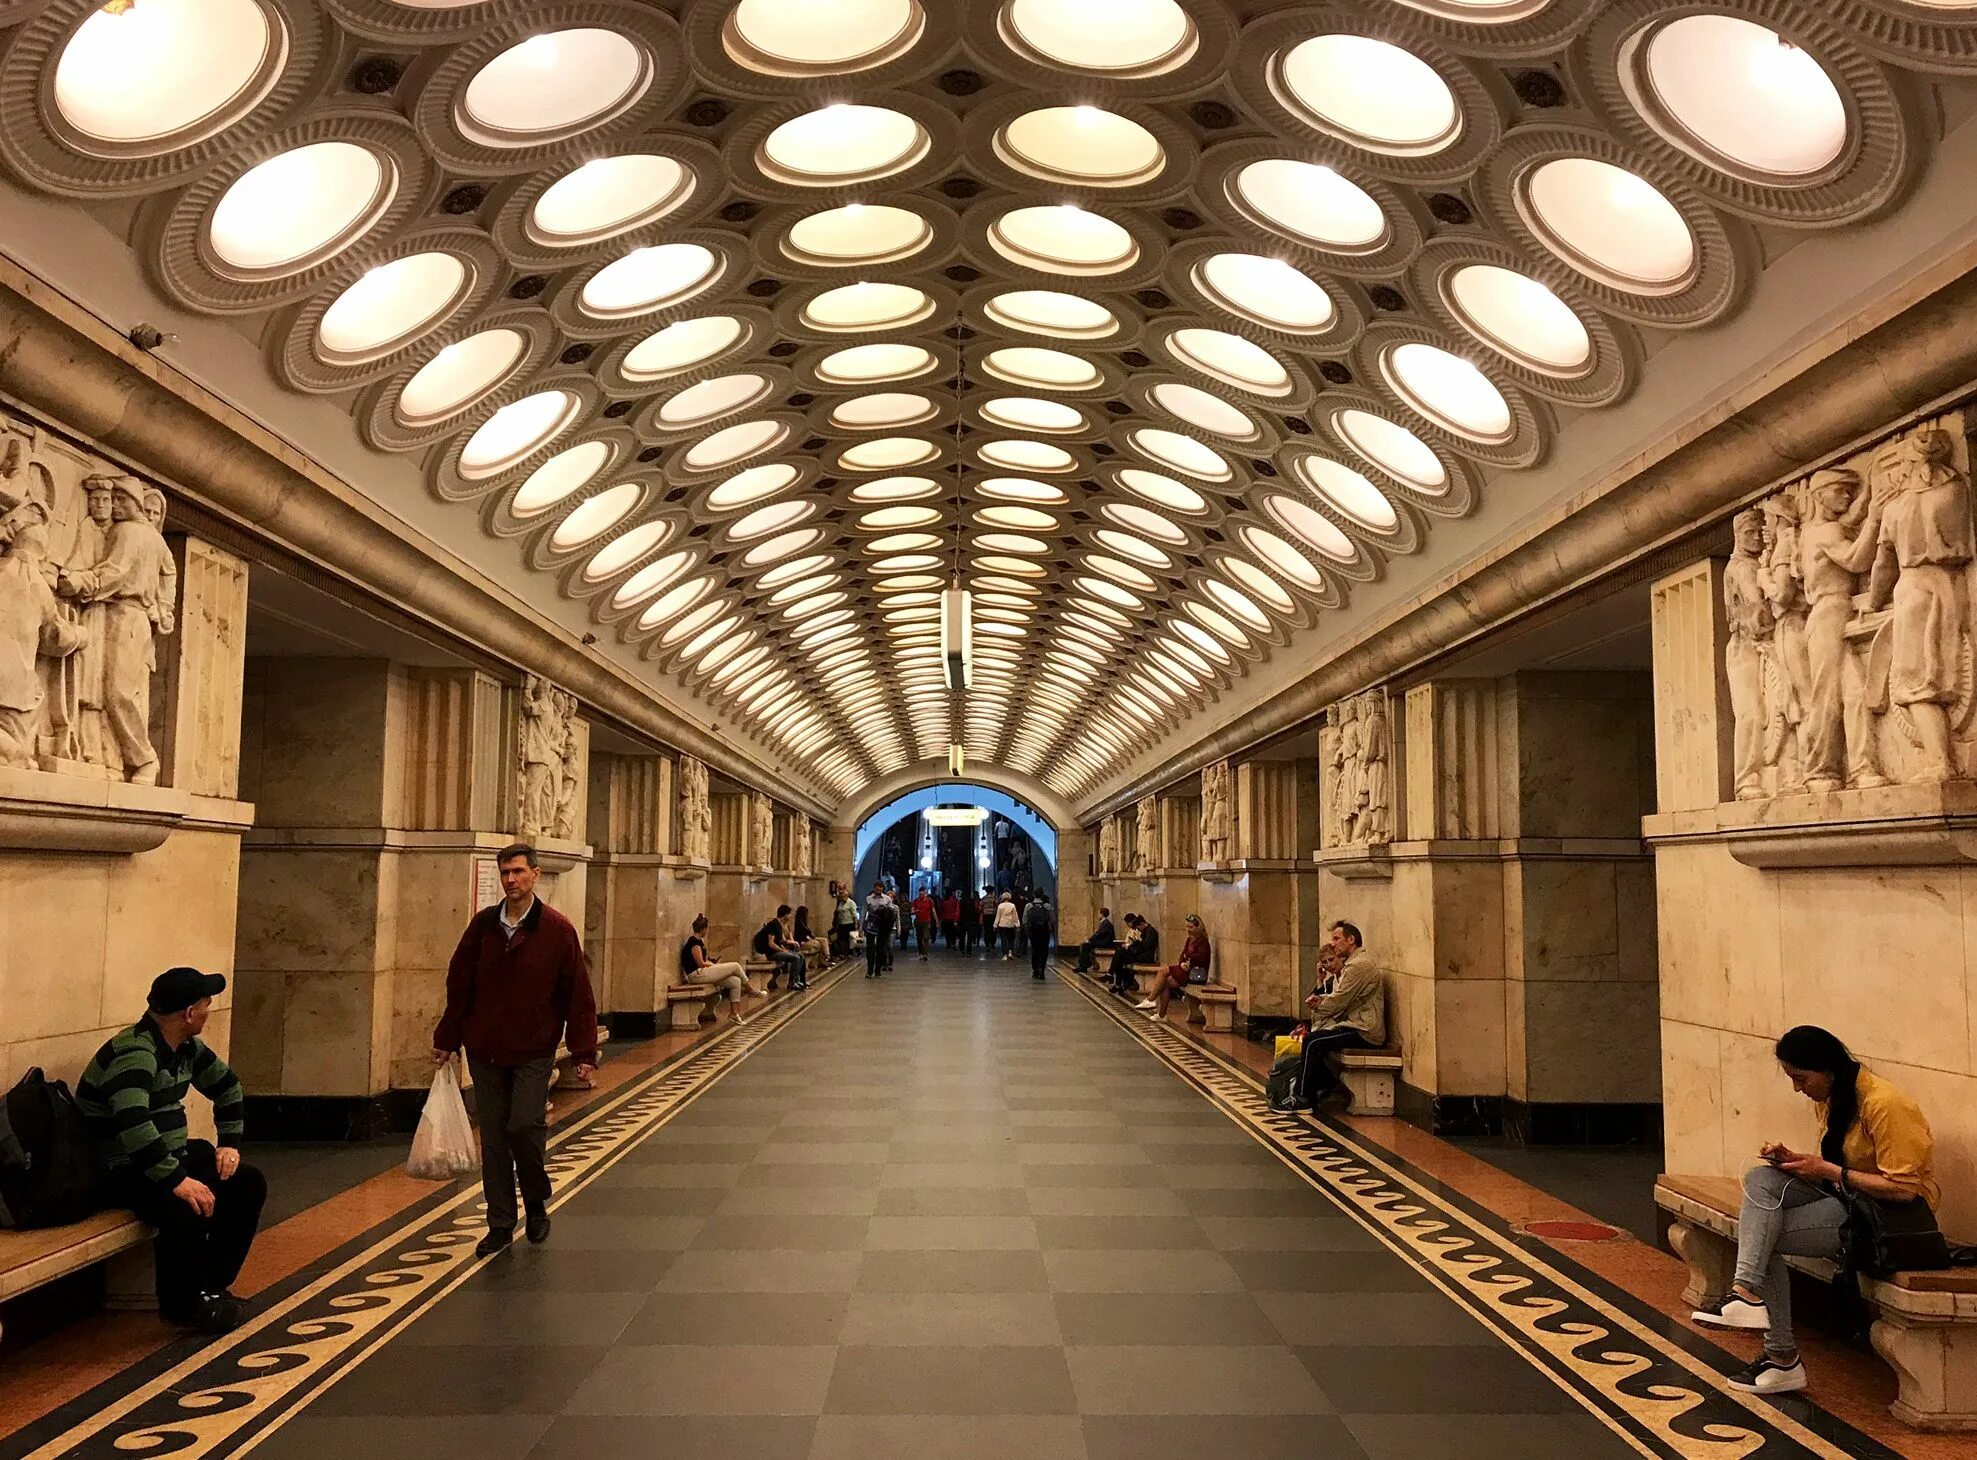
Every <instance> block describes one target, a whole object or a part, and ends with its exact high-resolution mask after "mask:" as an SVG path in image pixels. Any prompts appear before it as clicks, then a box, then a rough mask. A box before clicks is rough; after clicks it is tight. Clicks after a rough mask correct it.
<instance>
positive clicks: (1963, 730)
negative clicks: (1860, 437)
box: [1723, 413, 1977, 801]
mask: <svg viewBox="0 0 1977 1460" xmlns="http://www.w3.org/2000/svg"><path fill="white" fill-rule="evenodd" d="M1969 462H1970V450H1969V439H1968V431H1967V427H1966V424H1965V421H1964V418H1963V417H1962V415H1961V414H1960V413H1955V414H1952V415H1949V416H1945V417H1943V418H1941V419H1939V420H1936V421H1932V422H1929V423H1926V424H1925V425H1922V426H1920V427H1917V428H1915V429H1913V430H1911V431H1908V432H1905V433H1903V434H1902V435H1901V436H1899V437H1896V438H1895V439H1893V440H1892V441H1888V442H1885V443H1883V444H1882V445H1881V446H1879V447H1877V448H1875V449H1873V450H1871V451H1867V452H1863V453H1861V454H1860V455H1859V456H1856V457H1854V458H1852V459H1851V460H1849V461H1847V462H1844V463H1842V464H1841V465H1840V466H1838V467H1834V468H1828V469H1825V470H1821V471H1818V472H1815V473H1814V474H1813V475H1812V476H1811V477H1810V478H1808V479H1807V480H1805V481H1801V482H1794V483H1792V484H1791V485H1790V486H1787V487H1785V488H1784V489H1782V490H1781V491H1779V492H1777V493H1774V494H1773V495H1772V496H1771V497H1769V498H1767V499H1765V501H1763V502H1761V503H1760V504H1759V505H1758V506H1757V507H1755V508H1752V509H1750V510H1749V511H1746V512H1743V513H1741V514H1739V515H1738V517H1737V519H1736V522H1735V525H1734V537H1735V546H1734V550H1733V552H1732V554H1731V557H1730V560H1729V562H1728V563H1727V564H1726V565H1725V567H1724V573H1723V605H1724V612H1725V615H1726V619H1727V630H1728V638H1727V642H1726V644H1725V647H1724V664H1723V668H1724V675H1725V678H1726V679H1727V681H1728V684H1729V690H1730V708H1731V715H1732V719H1733V720H1734V722H1735V734H1734V739H1733V752H1732V758H1733V765H1732V792H1733V794H1734V795H1735V796H1736V798H1737V799H1738V800H1740V801H1754V800H1762V799H1765V798H1767V797H1770V796H1776V795H1782V794H1787V793H1790V792H1796V791H1812V792H1822V793H1823V792H1832V791H1838V790H1841V789H1843V788H1848V787H1851V788H1871V787H1876V786H1885V785H1888V784H1890V783H1891V782H1895V783H1915V782H1930V781H1946V780H1951V779H1960V778H1962V777H1964V776H1966V775H1968V774H1969V771H1968V769H1967V767H1968V766H1969V764H1970V763H1971V756H1972V741H1973V735H1972V720H1973V711H1974V710H1977V653H1973V640H1972V623H1971V615H1970V600H1971V573H1972V567H1973V558H1977V547H1974V546H1973V531H1972V520H1971V495H1970V474H1969V471H1970V468H1969Z"/></svg>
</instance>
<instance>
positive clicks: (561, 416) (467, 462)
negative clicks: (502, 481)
mask: <svg viewBox="0 0 1977 1460" xmlns="http://www.w3.org/2000/svg"><path fill="white" fill-rule="evenodd" d="M578 404H579V402H578V400H577V397H576V396H575V395H573V394H572V393H571V392H569V391H567V390H538V391H536V392H535V393H534V394H533V395H525V396H523V397H522V398H521V399H520V400H517V401H510V402H509V403H508V404H507V405H505V406H503V407H502V408H501V409H500V410H498V411H496V412H495V413H494V414H493V415H491V416H489V417H488V418H487V419H486V420H485V421H483V422H481V424H480V427H479V428H478V429H477V430H476V431H475V432H474V434H473V435H471V436H469V437H468V438H467V444H466V445H465V446H464V447H462V448H461V449H460V475H461V476H463V477H465V478H467V479H468V480H469V481H473V480H476V479H478V478H480V477H490V476H493V475H495V474H496V473H497V472H502V471H506V470H507V469H508V468H509V467H511V466H513V465H514V464H515V463H516V462H518V461H520V460H521V459H522V458H523V457H525V456H527V455H529V453H531V452H533V451H537V450H540V449H541V448H542V447H544V446H546V445H548V444H549V442H551V441H552V440H554V439H555V438H556V437H557V436H558V435H560V434H561V433H562V431H563V429H564V428H565V427H567V426H568V425H569V424H570V422H571V421H572V420H574V419H575V418H576V414H577V406H578Z"/></svg>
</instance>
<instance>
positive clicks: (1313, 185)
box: [1230, 157, 1388, 253]
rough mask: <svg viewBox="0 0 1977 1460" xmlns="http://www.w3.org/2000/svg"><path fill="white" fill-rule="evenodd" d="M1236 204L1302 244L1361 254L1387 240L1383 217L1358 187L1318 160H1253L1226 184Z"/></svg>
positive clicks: (1374, 204)
mask: <svg viewBox="0 0 1977 1460" xmlns="http://www.w3.org/2000/svg"><path fill="white" fill-rule="evenodd" d="M1230 187H1231V189H1232V190H1233V192H1234V194H1235V197H1236V200H1237V201H1238V202H1240V203H1242V204H1243V205H1244V206H1245V207H1246V208H1248V210H1249V211H1250V212H1251V213H1253V214H1255V215H1256V216H1257V217H1258V218H1260V219H1261V220H1262V221H1263V222H1264V223H1267V224H1269V225H1270V226H1271V227H1272V228H1275V229H1277V230H1279V231H1280V232H1282V233H1285V234H1287V235H1289V236H1290V237H1291V238H1293V239H1296V240H1297V241H1298V242H1300V243H1308V244H1313V245H1315V246H1317V247H1319V248H1328V249H1335V250H1338V251H1340V252H1344V253H1365V252H1368V251H1370V250H1372V249H1376V248H1378V247H1379V246H1380V245H1381V244H1383V243H1385V242H1386V240H1387V232H1388V230H1387V215H1386V214H1384V213H1382V212H1381V211H1380V205H1379V204H1378V203H1376V202H1375V201H1373V197H1372V195H1371V194H1370V193H1368V192H1367V191H1366V190H1365V189H1364V188H1362V187H1360V186H1359V184H1357V183H1355V182H1353V181H1351V180H1350V179H1348V178H1345V177H1341V176H1340V175H1339V174H1338V173H1337V172H1335V171H1334V170H1333V169H1331V168H1329V167H1326V166H1324V165H1323V164H1321V163H1316V162H1293V161H1292V160H1291V159H1289V158H1287V157H1273V158H1266V159H1264V160H1263V161H1261V162H1252V163H1250V164H1249V165H1248V166H1247V167H1245V168H1243V169H1242V170H1241V171H1240V172H1238V173H1237V174H1236V176H1235V178H1234V180H1233V181H1232V182H1231V184H1230Z"/></svg>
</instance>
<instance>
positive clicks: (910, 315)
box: [798, 283, 934, 330]
mask: <svg viewBox="0 0 1977 1460" xmlns="http://www.w3.org/2000/svg"><path fill="white" fill-rule="evenodd" d="M933 312H934V302H933V300H932V299H930V298H928V297H927V295H926V293H925V291H923V290H920V289H915V288H914V287H913V286H912V285H910V284H874V283H858V284H846V285H844V286H842V287H841V288H837V289H827V290H825V291H824V292H823V293H822V294H819V295H818V296H817V297H816V298H815V299H812V300H811V301H810V302H809V303H808V304H806V305H804V306H803V310H802V313H801V314H800V315H799V316H798V318H799V319H800V320H801V321H802V322H803V323H804V324H807V325H809V326H811V327H812V328H813V329H820V330H874V329H893V328H897V327H898V326H901V325H908V324H916V323H918V322H919V321H920V320H923V319H925V318H926V317H927V316H928V315H930V314H932V313H933Z"/></svg>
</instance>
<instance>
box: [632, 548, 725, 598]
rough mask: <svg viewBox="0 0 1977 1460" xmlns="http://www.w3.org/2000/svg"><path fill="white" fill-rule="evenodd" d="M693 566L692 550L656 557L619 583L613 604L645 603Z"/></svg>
mask: <svg viewBox="0 0 1977 1460" xmlns="http://www.w3.org/2000/svg"><path fill="white" fill-rule="evenodd" d="M692 566H693V553H692V551H691V550H682V551H680V552H675V553H667V554H666V556H664V557H663V558H656V559H654V560H653V561H652V562H649V563H647V564H646V565H645V566H644V567H643V568H640V569H639V570H638V571H637V572H636V573H634V574H632V575H631V577H629V578H627V579H625V581H624V582H622V583H620V584H619V585H618V587H617V590H616V591H615V592H614V593H612V595H611V606H612V607H613V608H630V607H631V606H632V605H633V604H636V603H643V602H644V601H645V600H646V599H648V598H650V597H651V596H652V595H653V594H655V593H657V592H658V591H659V590H660V589H662V588H664V587H665V586H666V585H667V584H668V583H670V582H672V581H673V580H674V579H675V578H677V577H679V576H680V574H682V573H684V572H685V571H686V570H687V569H688V568H690V567H692ZM703 581H705V580H703Z"/></svg>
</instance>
